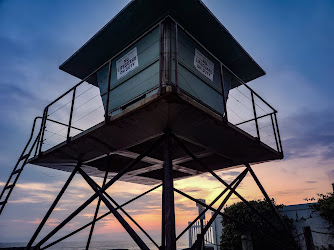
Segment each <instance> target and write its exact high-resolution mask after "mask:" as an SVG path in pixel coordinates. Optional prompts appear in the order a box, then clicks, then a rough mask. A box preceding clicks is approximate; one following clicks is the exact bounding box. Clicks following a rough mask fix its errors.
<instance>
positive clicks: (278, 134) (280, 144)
mask: <svg viewBox="0 0 334 250" xmlns="http://www.w3.org/2000/svg"><path fill="white" fill-rule="evenodd" d="M274 116H275V123H276V130H277V136H278V142H279V146H280V148H281V152H283V147H282V142H281V135H280V133H279V128H278V122H277V115H276V113H275V114H274Z"/></svg>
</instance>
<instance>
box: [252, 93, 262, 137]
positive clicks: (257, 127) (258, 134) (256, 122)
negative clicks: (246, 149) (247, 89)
mask: <svg viewBox="0 0 334 250" xmlns="http://www.w3.org/2000/svg"><path fill="white" fill-rule="evenodd" d="M251 96H252V104H253V112H254V120H255V125H256V132H257V138H258V139H259V141H260V131H259V124H258V121H257V115H256V107H255V101H254V94H253V90H251Z"/></svg>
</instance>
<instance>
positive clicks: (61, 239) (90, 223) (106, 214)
mask: <svg viewBox="0 0 334 250" xmlns="http://www.w3.org/2000/svg"><path fill="white" fill-rule="evenodd" d="M161 185H162V184H159V185H158V186H155V187H153V188H151V189H149V190H147V191H146V192H144V193H142V194H140V195H138V196H136V197H134V198H132V199H131V200H129V201H127V202H125V203H123V204H122V205H120V206H118V207H116V210H117V209H120V208H121V207H124V206H126V205H128V204H129V203H131V202H133V201H135V200H137V199H139V198H141V197H143V196H144V195H146V194H148V193H150V192H152V191H154V190H155V189H157V188H159V187H161ZM109 214H111V212H110V211H109V212H107V213H105V214H104V215H101V216H100V217H98V218H96V220H95V221H94V220H93V221H91V222H89V223H87V224H86V225H84V226H82V227H80V228H78V229H76V230H74V231H73V232H71V233H69V234H67V235H65V236H63V237H61V238H59V239H58V240H56V241H53V242H52V243H50V244H48V245H47V246H45V247H42V248H41V250H43V249H47V248H49V247H51V246H53V245H55V244H57V243H59V242H61V241H63V240H65V239H67V238H68V237H71V236H72V235H74V234H76V233H78V232H80V231H82V230H84V229H85V228H86V227H89V226H90V225H92V224H93V222H97V221H99V220H101V219H103V218H104V217H106V216H108V215H109Z"/></svg>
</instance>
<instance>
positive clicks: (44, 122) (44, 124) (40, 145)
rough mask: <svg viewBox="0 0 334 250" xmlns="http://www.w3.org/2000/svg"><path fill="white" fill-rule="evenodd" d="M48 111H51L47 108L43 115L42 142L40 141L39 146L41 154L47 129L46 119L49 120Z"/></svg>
mask: <svg viewBox="0 0 334 250" xmlns="http://www.w3.org/2000/svg"><path fill="white" fill-rule="evenodd" d="M48 110H49V107H46V108H45V109H44V113H43V120H42V126H41V141H40V144H39V154H41V153H42V147H43V140H44V132H45V127H46V119H47V118H48Z"/></svg>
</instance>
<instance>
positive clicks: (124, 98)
mask: <svg viewBox="0 0 334 250" xmlns="http://www.w3.org/2000/svg"><path fill="white" fill-rule="evenodd" d="M134 48H136V50H137V57H138V67H136V68H135V69H133V70H132V71H130V72H128V74H126V75H125V76H123V77H121V78H119V79H117V68H116V62H117V61H118V60H119V59H120V58H122V57H123V56H124V55H126V54H127V53H129V52H130V51H132V50H133V49H134ZM111 65H112V71H111V80H110V95H109V107H108V109H109V111H113V110H115V109H117V108H119V107H121V106H123V105H124V104H126V103H128V102H130V101H132V100H133V99H135V98H136V97H139V96H141V95H143V94H144V93H145V92H147V91H149V90H150V89H152V88H154V87H157V86H158V85H159V75H158V74H159V27H157V28H155V29H154V30H152V31H151V32H150V33H149V34H147V35H146V36H145V37H143V38H142V39H141V40H139V41H138V42H136V43H135V44H134V45H133V46H131V47H130V48H129V49H127V50H126V51H124V52H123V53H121V54H120V55H119V56H118V57H116V58H115V59H114V60H112V64H111ZM107 76H108V66H106V67H104V68H102V69H101V70H100V71H99V72H98V73H97V79H98V86H99V88H100V93H101V96H102V101H103V104H104V107H105V104H106V99H107V90H108V84H107Z"/></svg>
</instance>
